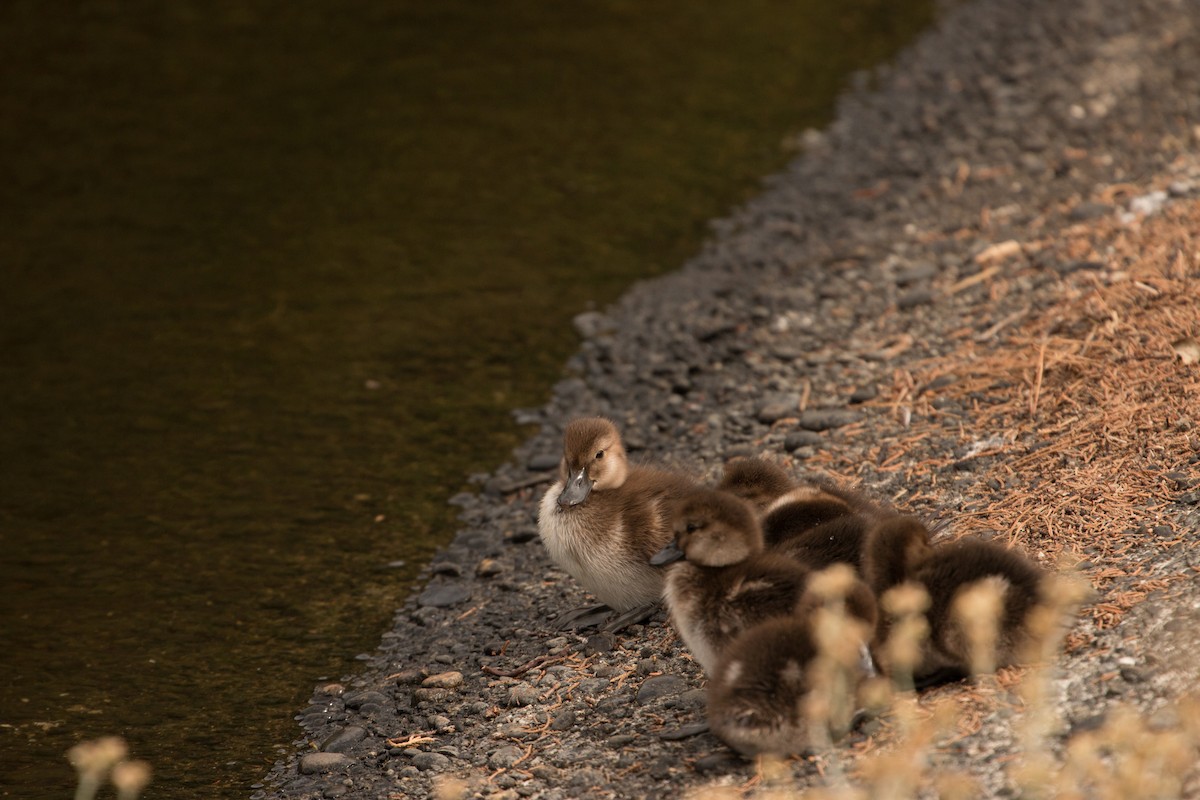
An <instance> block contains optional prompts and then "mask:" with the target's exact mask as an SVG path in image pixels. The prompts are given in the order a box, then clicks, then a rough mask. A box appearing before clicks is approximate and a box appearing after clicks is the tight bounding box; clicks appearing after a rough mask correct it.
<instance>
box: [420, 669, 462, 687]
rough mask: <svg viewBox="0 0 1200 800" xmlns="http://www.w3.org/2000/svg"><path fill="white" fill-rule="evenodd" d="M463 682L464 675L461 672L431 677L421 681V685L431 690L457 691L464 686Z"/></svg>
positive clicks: (442, 673)
mask: <svg viewBox="0 0 1200 800" xmlns="http://www.w3.org/2000/svg"><path fill="white" fill-rule="evenodd" d="M462 682H463V674H462V673H461V672H455V671H450V672H439V673H438V674H436V675H430V676H429V677H428V678H426V679H425V680H423V681H421V685H422V686H426V687H429V688H431V689H457V688H458V687H459V686H462Z"/></svg>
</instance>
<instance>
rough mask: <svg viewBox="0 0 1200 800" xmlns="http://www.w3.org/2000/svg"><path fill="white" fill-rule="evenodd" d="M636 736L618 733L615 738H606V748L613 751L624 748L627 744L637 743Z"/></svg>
mask: <svg viewBox="0 0 1200 800" xmlns="http://www.w3.org/2000/svg"><path fill="white" fill-rule="evenodd" d="M637 738H638V737H636V736H634V735H633V734H631V733H618V734H617V735H616V736H610V737H608V746H609V747H611V748H613V749H614V750H615V749H617V748H618V747H624V746H625V745H627V744H633V743H634V742H636V741H637Z"/></svg>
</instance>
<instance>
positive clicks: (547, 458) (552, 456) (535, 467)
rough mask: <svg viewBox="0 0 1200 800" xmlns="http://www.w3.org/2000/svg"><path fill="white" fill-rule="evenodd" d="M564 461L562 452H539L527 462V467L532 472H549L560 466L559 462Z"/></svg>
mask: <svg viewBox="0 0 1200 800" xmlns="http://www.w3.org/2000/svg"><path fill="white" fill-rule="evenodd" d="M560 461H562V454H561V453H537V454H536V455H533V456H530V458H529V460H528V461H527V462H525V467H526V468H527V469H528V470H529V471H530V472H548V471H549V470H552V469H557V468H558V462H560Z"/></svg>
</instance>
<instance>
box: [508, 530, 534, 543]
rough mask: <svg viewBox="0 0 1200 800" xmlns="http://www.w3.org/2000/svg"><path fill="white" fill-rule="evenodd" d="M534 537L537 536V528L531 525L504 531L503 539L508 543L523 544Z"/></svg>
mask: <svg viewBox="0 0 1200 800" xmlns="http://www.w3.org/2000/svg"><path fill="white" fill-rule="evenodd" d="M536 538H538V532H537V528H532V527H530V528H517V529H516V530H514V531H505V532H504V541H506V542H508V543H509V544H525V542H532V541H533V540H534V539H536Z"/></svg>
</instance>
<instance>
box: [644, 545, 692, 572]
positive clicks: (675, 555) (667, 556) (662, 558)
mask: <svg viewBox="0 0 1200 800" xmlns="http://www.w3.org/2000/svg"><path fill="white" fill-rule="evenodd" d="M683 558H684V555H683V551H682V550H680V549H679V545H677V544H675V542H674V541H671V542H669V543H668V544H667V546H666V547H664V548H663V549H662V550H659V551H658V552H657V553H655V554H654V555H652V556H650V566H652V567H661V566H664V565H666V564H673V563H675V562H676V561H682V560H683Z"/></svg>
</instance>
